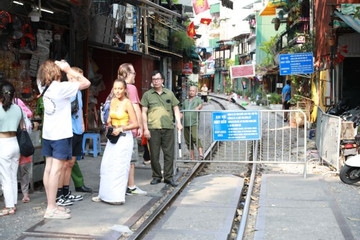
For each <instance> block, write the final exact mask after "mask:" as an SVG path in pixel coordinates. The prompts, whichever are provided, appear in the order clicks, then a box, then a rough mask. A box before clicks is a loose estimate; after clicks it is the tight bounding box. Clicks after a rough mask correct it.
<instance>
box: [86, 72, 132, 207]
mask: <svg viewBox="0 0 360 240" xmlns="http://www.w3.org/2000/svg"><path fill="white" fill-rule="evenodd" d="M112 91H113V93H114V97H113V99H112V100H111V103H110V111H109V117H108V119H107V128H108V131H109V129H112V135H113V136H118V140H117V142H116V143H112V142H110V140H108V141H107V143H106V147H105V151H104V156H103V158H102V161H101V167H100V188H99V195H98V196H97V197H93V198H92V200H93V201H94V202H100V201H103V202H106V203H109V204H124V203H125V193H126V189H127V182H128V177H129V169H130V161H131V155H132V150H133V136H132V133H131V130H132V129H136V128H138V126H139V125H138V121H137V118H136V114H135V110H134V108H133V106H132V103H131V101H130V100H129V99H128V98H127V96H126V82H125V79H124V78H123V77H119V78H118V79H116V80H115V81H114V85H113V89H112Z"/></svg>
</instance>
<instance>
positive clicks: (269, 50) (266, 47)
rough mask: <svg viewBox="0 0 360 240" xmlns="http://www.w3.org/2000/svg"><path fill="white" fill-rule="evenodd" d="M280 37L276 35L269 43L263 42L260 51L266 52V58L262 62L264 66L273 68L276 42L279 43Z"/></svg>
mask: <svg viewBox="0 0 360 240" xmlns="http://www.w3.org/2000/svg"><path fill="white" fill-rule="evenodd" d="M278 39H279V36H278V35H275V36H273V37H271V38H270V40H269V41H268V42H262V46H261V47H260V50H262V51H264V52H265V54H266V57H265V59H264V61H263V62H262V64H261V65H262V66H273V65H274V55H275V54H276V42H277V41H278Z"/></svg>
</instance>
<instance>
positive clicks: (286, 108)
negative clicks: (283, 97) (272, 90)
mask: <svg viewBox="0 0 360 240" xmlns="http://www.w3.org/2000/svg"><path fill="white" fill-rule="evenodd" d="M289 108H290V101H285V102H284V109H285V110H288V109H289Z"/></svg>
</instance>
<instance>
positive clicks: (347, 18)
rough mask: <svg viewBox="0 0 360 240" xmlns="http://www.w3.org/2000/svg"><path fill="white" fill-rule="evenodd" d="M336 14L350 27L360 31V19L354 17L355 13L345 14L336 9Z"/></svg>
mask: <svg viewBox="0 0 360 240" xmlns="http://www.w3.org/2000/svg"><path fill="white" fill-rule="evenodd" d="M335 15H336V16H338V17H339V18H341V20H343V21H344V22H345V23H346V24H347V25H349V27H351V28H352V29H354V30H355V31H357V32H358V33H360V20H359V19H358V18H354V15H344V14H342V13H340V12H338V11H335Z"/></svg>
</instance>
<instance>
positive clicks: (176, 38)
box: [171, 31, 195, 52]
mask: <svg viewBox="0 0 360 240" xmlns="http://www.w3.org/2000/svg"><path fill="white" fill-rule="evenodd" d="M171 40H172V44H173V48H174V50H175V51H179V52H180V51H183V50H187V49H190V48H191V47H192V46H194V45H195V41H194V39H192V38H190V37H189V36H188V35H187V33H186V31H176V32H172V33H171Z"/></svg>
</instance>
